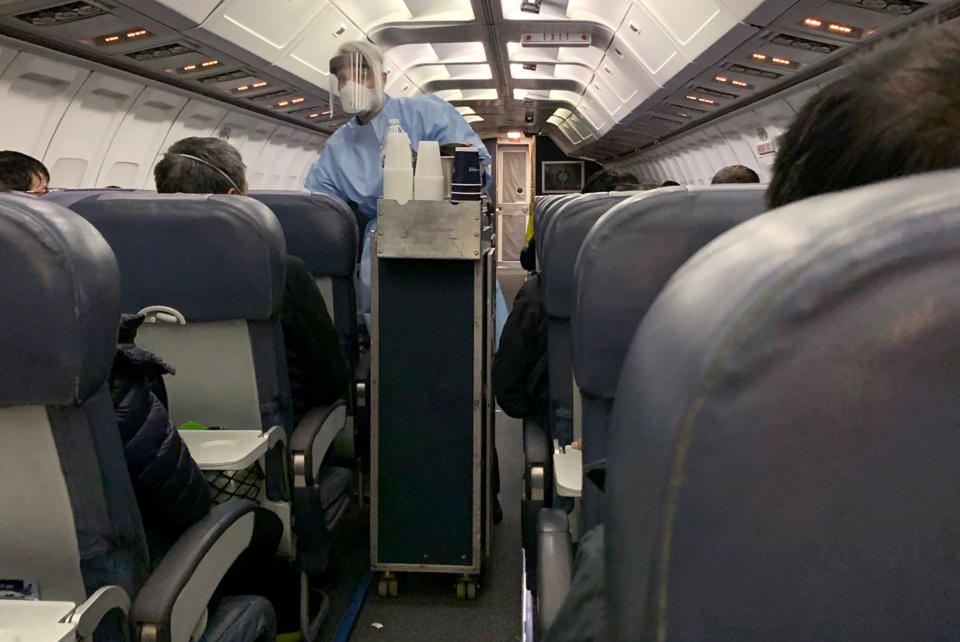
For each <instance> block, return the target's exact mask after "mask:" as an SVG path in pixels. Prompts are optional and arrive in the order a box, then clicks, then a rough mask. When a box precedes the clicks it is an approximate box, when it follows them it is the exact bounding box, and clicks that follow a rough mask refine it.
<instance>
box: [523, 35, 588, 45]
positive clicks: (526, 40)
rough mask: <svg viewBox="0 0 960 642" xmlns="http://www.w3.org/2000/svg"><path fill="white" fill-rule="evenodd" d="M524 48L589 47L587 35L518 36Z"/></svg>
mask: <svg viewBox="0 0 960 642" xmlns="http://www.w3.org/2000/svg"><path fill="white" fill-rule="evenodd" d="M520 42H521V44H523V46H524V47H589V46H590V34H589V33H525V34H522V35H521V36H520Z"/></svg>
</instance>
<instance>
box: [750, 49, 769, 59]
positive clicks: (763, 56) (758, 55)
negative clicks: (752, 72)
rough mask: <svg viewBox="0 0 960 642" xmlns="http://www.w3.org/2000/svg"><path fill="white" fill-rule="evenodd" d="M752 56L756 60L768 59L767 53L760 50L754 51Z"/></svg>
mask: <svg viewBox="0 0 960 642" xmlns="http://www.w3.org/2000/svg"><path fill="white" fill-rule="evenodd" d="M752 57H753V59H754V60H766V59H767V54H762V53H760V52H759V51H755V52H753V54H752Z"/></svg>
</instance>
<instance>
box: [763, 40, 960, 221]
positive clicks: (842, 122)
mask: <svg viewBox="0 0 960 642" xmlns="http://www.w3.org/2000/svg"><path fill="white" fill-rule="evenodd" d="M854 65H855V66H854V67H853V68H852V69H851V71H850V73H848V74H847V75H846V76H844V77H843V78H841V79H839V80H837V81H836V82H834V83H833V84H831V85H829V86H827V87H826V88H824V89H823V90H822V91H821V92H820V93H819V94H817V95H816V96H814V97H813V98H812V99H810V101H809V102H808V103H807V104H806V105H804V107H803V109H802V110H801V111H800V113H799V114H797V117H796V119H795V120H794V122H793V125H791V127H790V129H789V131H787V133H785V134H784V135H783V137H782V138H781V139H780V151H779V152H778V154H777V160H776V163H775V165H774V169H773V180H772V181H771V182H770V187H769V188H768V189H767V203H768V204H769V205H770V206H771V207H779V206H781V205H785V204H787V203H791V202H793V201H798V200H800V199H803V198H807V197H810V196H815V195H817V194H823V193H826V192H833V191H837V190H842V189H847V188H851V187H856V186H858V185H866V184H868V183H875V182H878V181H883V180H886V179H890V178H895V177H897V176H905V175H908V174H915V173H919V172H925V171H933V170H938V169H947V168H951V167H957V166H960V126H958V123H960V80H958V78H960V24H958V23H951V24H946V25H941V26H939V27H931V28H921V29H916V30H915V31H913V32H912V33H910V34H909V35H907V36H906V37H905V38H901V39H899V40H897V41H896V42H893V43H890V44H889V45H886V46H884V47H882V48H881V49H878V50H877V51H874V52H872V53H870V54H869V55H867V56H865V57H864V58H862V59H861V60H859V61H858V62H856V63H854Z"/></svg>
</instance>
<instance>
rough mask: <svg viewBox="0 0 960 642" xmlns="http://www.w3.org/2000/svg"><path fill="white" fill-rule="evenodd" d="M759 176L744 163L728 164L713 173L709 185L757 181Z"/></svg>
mask: <svg viewBox="0 0 960 642" xmlns="http://www.w3.org/2000/svg"><path fill="white" fill-rule="evenodd" d="M759 182H760V177H759V176H757V173H756V172H755V171H753V170H752V169H750V168H749V167H747V166H746V165H730V166H729V167H724V168H723V169H721V170H720V171H719V172H717V173H716V174H714V175H713V179H712V180H711V181H710V184H711V185H721V184H724V183H759Z"/></svg>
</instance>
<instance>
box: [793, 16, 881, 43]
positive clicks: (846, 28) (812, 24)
mask: <svg viewBox="0 0 960 642" xmlns="http://www.w3.org/2000/svg"><path fill="white" fill-rule="evenodd" d="M802 24H803V26H804V27H807V28H809V29H816V30H818V31H826V32H828V33H836V34H840V35H841V36H848V37H850V38H863V36H864V35H865V33H866V35H869V32H864V30H863V29H862V28H860V27H853V26H850V25H845V24H842V23H840V22H825V21H823V20H821V19H820V18H812V17H811V18H804V20H803V23H802Z"/></svg>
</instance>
